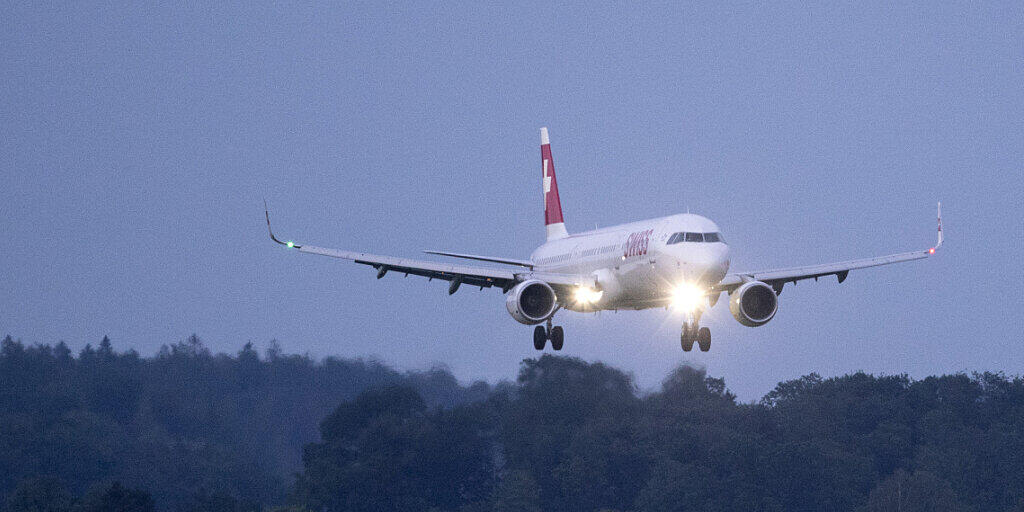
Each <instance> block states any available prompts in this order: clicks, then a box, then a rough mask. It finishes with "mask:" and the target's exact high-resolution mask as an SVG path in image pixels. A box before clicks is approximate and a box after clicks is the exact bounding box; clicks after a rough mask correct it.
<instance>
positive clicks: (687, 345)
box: [679, 323, 694, 352]
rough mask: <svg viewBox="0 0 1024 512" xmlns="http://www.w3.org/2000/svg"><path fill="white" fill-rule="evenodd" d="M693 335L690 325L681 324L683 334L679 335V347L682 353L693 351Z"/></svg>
mask: <svg viewBox="0 0 1024 512" xmlns="http://www.w3.org/2000/svg"><path fill="white" fill-rule="evenodd" d="M693 341H694V335H693V332H692V331H691V329H690V324H688V323H684V324H683V332H682V334H680V335H679V346H680V347H682V348H683V352H689V351H691V350H693Z"/></svg>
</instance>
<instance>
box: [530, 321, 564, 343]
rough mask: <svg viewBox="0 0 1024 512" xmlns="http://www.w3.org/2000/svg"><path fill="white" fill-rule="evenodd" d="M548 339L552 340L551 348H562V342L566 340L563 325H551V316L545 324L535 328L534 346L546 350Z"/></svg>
mask: <svg viewBox="0 0 1024 512" xmlns="http://www.w3.org/2000/svg"><path fill="white" fill-rule="evenodd" d="M548 340H551V348H553V349H555V350H562V344H563V343H564V342H565V331H563V330H562V326H561V325H556V326H554V327H551V319H550V318H548V320H547V322H545V323H544V325H538V326H537V327H534V328H533V348H535V349H537V350H544V345H545V344H547V341H548Z"/></svg>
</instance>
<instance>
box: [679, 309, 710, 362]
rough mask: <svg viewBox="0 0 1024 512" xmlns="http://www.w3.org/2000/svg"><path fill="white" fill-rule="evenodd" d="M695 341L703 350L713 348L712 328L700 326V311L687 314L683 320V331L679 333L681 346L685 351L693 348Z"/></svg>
mask: <svg viewBox="0 0 1024 512" xmlns="http://www.w3.org/2000/svg"><path fill="white" fill-rule="evenodd" d="M693 342H697V346H699V347H700V351H701V352H707V351H708V350H711V329H708V328H707V327H701V326H700V312H699V311H698V312H696V313H693V314H689V315H687V318H686V321H684V322H683V332H682V333H681V334H680V335H679V346H681V347H682V348H683V352H689V351H691V350H693Z"/></svg>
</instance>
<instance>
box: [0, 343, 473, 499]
mask: <svg viewBox="0 0 1024 512" xmlns="http://www.w3.org/2000/svg"><path fill="white" fill-rule="evenodd" d="M399 382H401V383H403V384H405V385H411V386H412V387H413V388H415V389H416V390H417V392H418V393H420V394H421V395H422V396H423V397H424V400H425V402H426V403H428V404H430V406H432V407H435V406H444V407H452V406H455V405H457V404H460V403H464V402H467V401H479V400H483V399H485V398H486V397H487V396H488V394H489V393H490V388H489V386H488V385H487V384H485V383H478V384H475V385H473V386H470V387H464V386H460V385H459V383H458V382H457V381H456V380H455V378H454V377H453V376H452V375H451V374H450V373H449V372H447V371H445V370H443V369H434V370H430V371H426V372H409V373H404V374H403V373H399V372H396V371H395V370H393V369H391V368H389V367H387V366H385V365H383V364H381V363H379V362H375V361H366V360H348V359H337V358H327V359H324V360H322V361H314V360H313V359H311V358H309V357H308V356H299V355H286V354H284V353H282V351H281V349H280V348H279V347H278V346H277V345H276V343H272V344H271V346H270V348H269V349H267V350H266V351H265V353H264V354H262V355H261V354H258V353H257V352H256V351H255V350H254V349H253V347H252V345H251V344H246V345H245V346H244V347H243V348H242V349H241V350H240V351H239V352H238V353H237V354H236V355H233V356H229V355H225V354H212V353H211V352H210V351H209V350H208V349H207V348H206V347H205V346H204V345H203V344H202V342H201V341H200V340H199V339H198V338H197V337H195V336H192V337H189V338H188V339H186V340H184V341H182V342H180V343H175V344H172V345H167V346H164V347H163V348H162V349H161V350H160V352H159V353H158V354H157V355H155V356H153V357H140V356H139V355H138V354H137V353H136V352H134V351H127V352H117V351H115V350H114V349H113V347H112V344H111V342H110V340H109V339H107V338H104V339H103V340H102V341H101V342H100V343H99V344H98V345H97V346H95V347H94V346H92V345H86V347H85V348H84V349H82V350H81V351H80V352H79V353H78V354H77V355H76V354H73V353H72V352H71V350H70V349H69V348H68V347H67V345H66V344H64V343H58V344H57V345H56V346H50V345H28V346H27V345H25V344H23V343H21V342H20V341H15V340H13V339H11V337H10V336H7V337H6V338H5V339H4V340H3V341H0V507H2V506H3V504H4V503H6V502H8V501H9V499H10V497H11V496H12V494H13V493H14V490H15V489H16V487H17V486H18V485H19V484H23V487H24V488H25V490H26V492H28V491H31V490H35V491H39V489H43V488H45V489H51V490H53V492H56V490H57V489H58V488H59V490H60V491H61V492H60V493H58V494H62V495H66V496H67V497H69V499H71V501H73V502H76V503H77V502H81V499H79V498H81V497H84V496H86V495H88V494H89V493H90V492H93V494H95V493H96V492H98V491H97V488H100V487H104V486H106V487H109V486H110V485H112V484H114V483H118V484H120V485H123V486H124V488H130V489H135V490H139V491H142V492H145V493H147V494H149V495H150V496H151V498H152V500H153V502H154V503H155V504H156V507H157V508H158V509H163V510H190V509H195V510H204V509H205V508H204V507H206V504H208V503H209V502H211V501H212V502H219V503H221V504H222V505H223V504H224V503H227V502H232V503H234V502H237V503H239V504H244V503H257V504H281V503H284V502H285V498H286V496H287V493H288V491H289V489H290V487H291V485H292V483H293V481H294V473H295V472H297V471H300V470H301V469H302V461H301V456H302V448H303V446H304V445H305V444H307V443H309V442H312V441H315V440H316V439H317V438H318V431H317V426H318V424H319V422H320V421H321V420H322V419H323V418H324V417H325V416H327V415H328V414H329V413H330V412H331V411H332V410H334V409H335V408H336V407H338V405H339V404H341V403H343V402H344V401H346V400H351V399H353V398H355V397H356V396H357V395H358V394H359V393H360V392H362V391H363V390H365V389H368V388H373V387H379V386H383V385H387V384H389V383H399ZM35 491H33V492H35ZM216 508H217V507H215V508H214V509H216Z"/></svg>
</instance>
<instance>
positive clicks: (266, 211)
mask: <svg viewBox="0 0 1024 512" xmlns="http://www.w3.org/2000/svg"><path fill="white" fill-rule="evenodd" d="M263 213H264V214H265V215H266V217H267V232H268V233H270V239H271V240H273V241H275V242H277V243H279V244H281V245H283V246H285V247H287V248H289V249H292V248H294V249H299V248H301V247H302V246H301V245H298V244H296V243H295V242H291V241H289V242H282V241H280V240H278V239H277V237H276V236H274V230H273V229H270V208H267V200H266V199H264V200H263Z"/></svg>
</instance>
